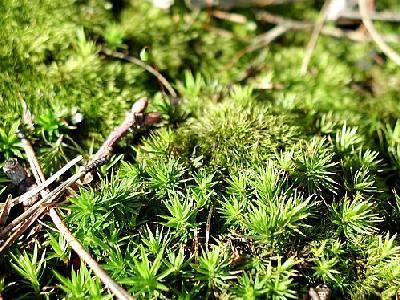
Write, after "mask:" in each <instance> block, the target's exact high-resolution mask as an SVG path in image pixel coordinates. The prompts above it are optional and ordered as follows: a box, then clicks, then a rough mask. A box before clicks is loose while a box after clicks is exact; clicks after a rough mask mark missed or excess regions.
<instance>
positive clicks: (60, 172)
mask: <svg viewBox="0 0 400 300" xmlns="http://www.w3.org/2000/svg"><path fill="white" fill-rule="evenodd" d="M81 160H82V156H81V155H79V156H77V157H75V158H74V159H73V160H71V161H69V162H68V163H67V164H66V165H65V166H64V167H62V168H61V169H60V170H58V171H57V172H56V173H54V175H52V176H51V177H49V178H48V179H46V180H45V181H44V182H43V183H41V184H39V185H37V186H36V187H34V188H33V189H31V190H30V191H28V192H26V193H25V194H22V195H21V196H19V197H17V198H15V199H14V203H21V202H24V201H25V200H28V199H31V198H33V197H34V196H36V195H37V194H38V193H40V192H41V191H43V190H44V189H46V188H47V187H48V186H49V185H50V184H52V183H53V182H55V181H56V180H57V179H58V178H59V177H60V176H62V175H63V174H65V172H67V171H68V170H69V169H71V168H72V167H73V166H75V165H76V164H77V163H78V162H80V161H81Z"/></svg>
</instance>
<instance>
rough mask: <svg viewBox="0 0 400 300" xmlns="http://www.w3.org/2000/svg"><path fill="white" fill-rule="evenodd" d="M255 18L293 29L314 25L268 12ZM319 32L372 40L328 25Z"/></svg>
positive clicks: (390, 37) (389, 38)
mask: <svg viewBox="0 0 400 300" xmlns="http://www.w3.org/2000/svg"><path fill="white" fill-rule="evenodd" d="M256 18H257V20H259V21H264V22H268V23H271V24H283V25H286V26H288V27H290V29H294V30H311V29H312V28H313V27H314V24H313V23H312V22H308V21H299V20H292V19H287V18H284V17H282V16H277V15H272V14H270V13H268V12H260V13H257V15H256ZM321 34H323V35H327V36H331V37H334V38H346V39H349V40H351V41H356V42H367V41H371V40H372V39H371V38H370V37H369V36H366V35H365V34H364V33H362V32H359V31H354V30H351V31H344V30H341V29H339V28H332V27H328V26H323V27H322V29H321ZM382 38H383V39H384V40H385V41H386V42H390V43H399V42H400V38H399V37H398V36H396V35H393V34H390V35H384V36H382Z"/></svg>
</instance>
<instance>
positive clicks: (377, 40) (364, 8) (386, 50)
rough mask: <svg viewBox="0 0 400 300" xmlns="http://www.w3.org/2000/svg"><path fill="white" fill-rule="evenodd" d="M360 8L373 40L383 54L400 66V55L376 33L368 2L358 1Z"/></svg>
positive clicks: (363, 20) (364, 0)
mask: <svg viewBox="0 0 400 300" xmlns="http://www.w3.org/2000/svg"><path fill="white" fill-rule="evenodd" d="M358 6H359V9H360V15H361V20H362V22H363V24H364V26H365V28H367V30H368V32H369V34H370V35H371V37H372V39H373V40H374V41H375V43H376V44H377V45H378V47H379V48H380V49H381V50H382V52H383V53H385V54H386V56H387V57H389V58H390V59H391V60H393V61H394V62H395V63H396V64H397V65H399V66H400V55H399V54H398V53H397V52H396V51H394V50H393V49H392V48H390V47H389V45H387V44H386V42H385V41H384V39H383V38H382V37H381V35H380V34H379V33H378V32H377V31H376V29H375V27H374V25H373V24H372V21H371V18H370V16H369V11H368V7H367V2H366V0H358Z"/></svg>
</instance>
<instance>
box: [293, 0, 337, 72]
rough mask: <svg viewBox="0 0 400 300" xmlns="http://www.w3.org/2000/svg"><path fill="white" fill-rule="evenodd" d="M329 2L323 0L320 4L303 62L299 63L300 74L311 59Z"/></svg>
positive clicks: (306, 68) (328, 0)
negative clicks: (320, 7)
mask: <svg viewBox="0 0 400 300" xmlns="http://www.w3.org/2000/svg"><path fill="white" fill-rule="evenodd" d="M330 3H331V0H325V2H324V5H323V6H322V9H321V11H320V13H319V16H318V20H317V22H316V23H315V27H314V30H313V32H312V34H311V38H310V41H309V42H308V44H307V47H306V51H305V54H304V57H303V62H302V64H301V69H300V74H301V75H304V74H306V73H307V70H308V65H309V63H310V61H311V56H312V53H313V51H314V49H315V46H316V45H317V41H318V37H319V34H320V32H321V29H322V27H323V26H324V23H325V20H326V17H327V14H328V8H329V4H330Z"/></svg>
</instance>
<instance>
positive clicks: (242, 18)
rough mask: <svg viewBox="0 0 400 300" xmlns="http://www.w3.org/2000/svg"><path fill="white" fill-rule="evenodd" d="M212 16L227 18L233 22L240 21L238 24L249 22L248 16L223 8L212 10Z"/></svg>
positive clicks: (226, 19)
mask: <svg viewBox="0 0 400 300" xmlns="http://www.w3.org/2000/svg"><path fill="white" fill-rule="evenodd" d="M211 16H212V17H214V18H217V19H221V20H225V21H230V22H233V23H238V24H246V23H247V18H246V17H245V16H242V15H239V14H235V13H229V12H226V11H223V10H213V11H211Z"/></svg>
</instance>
